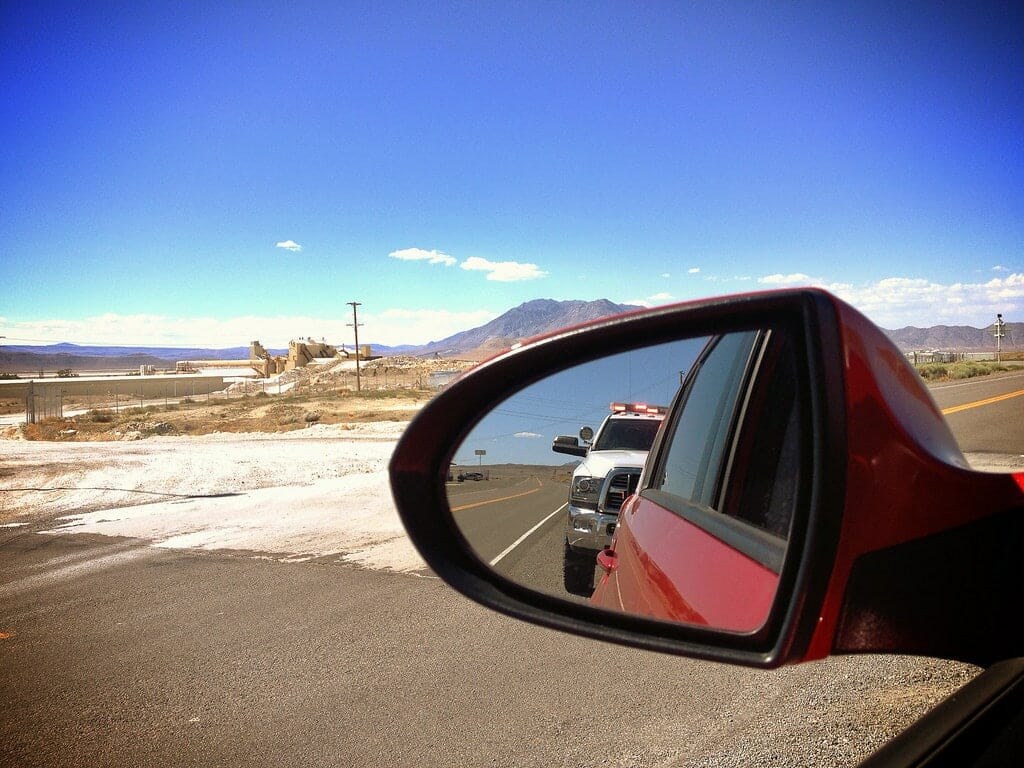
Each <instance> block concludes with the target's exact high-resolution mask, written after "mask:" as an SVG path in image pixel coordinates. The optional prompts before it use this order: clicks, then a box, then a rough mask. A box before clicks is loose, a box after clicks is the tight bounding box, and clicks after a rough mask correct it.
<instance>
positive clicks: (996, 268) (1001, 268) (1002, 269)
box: [992, 264, 1010, 272]
mask: <svg viewBox="0 0 1024 768" xmlns="http://www.w3.org/2000/svg"><path fill="white" fill-rule="evenodd" d="M992 271H993V272H1009V271H1010V270H1009V269H1008V268H1007V267H1004V266H1003V265H1002V264H996V265H995V266H994V267H992Z"/></svg>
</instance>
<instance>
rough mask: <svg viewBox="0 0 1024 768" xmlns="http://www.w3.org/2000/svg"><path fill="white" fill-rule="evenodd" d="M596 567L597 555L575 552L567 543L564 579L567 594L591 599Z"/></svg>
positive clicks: (563, 567)
mask: <svg viewBox="0 0 1024 768" xmlns="http://www.w3.org/2000/svg"><path fill="white" fill-rule="evenodd" d="M596 567H597V563H596V560H595V555H593V554H590V553H588V554H580V553H579V552H574V551H573V550H572V549H570V548H569V543H568V542H566V543H565V555H564V559H563V564H562V579H563V582H564V584H565V591H566V592H568V593H570V594H573V595H579V596H581V597H590V596H591V595H592V594H593V593H594V568H596Z"/></svg>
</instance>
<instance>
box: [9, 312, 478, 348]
mask: <svg viewBox="0 0 1024 768" xmlns="http://www.w3.org/2000/svg"><path fill="white" fill-rule="evenodd" d="M363 309H364V310H365V308H363ZM495 317H496V313H494V312H490V311H486V310H476V311H465V312H450V311H445V310H406V309H389V310H384V311H383V312H380V313H376V314H375V313H372V312H368V311H361V312H360V313H359V326H360V327H359V342H360V343H361V344H367V343H369V344H385V345H387V346H396V345H399V344H426V343H427V342H430V341H437V340H440V339H444V338H447V337H448V336H451V335H453V334H455V333H459V332H460V331H466V330H469V329H470V328H476V327H478V326H480V325H483V324H484V323H486V322H488V321H490V320H493V319H494V318H495ZM349 322H351V318H350V316H344V317H334V316H331V317H313V316H306V315H278V316H260V315H247V316H243V317H230V318H214V317H171V316H167V315H141V314H140V315H116V314H113V313H108V314H105V315H98V316H93V317H86V318H82V319H78V320H38V321H21V322H19V321H17V320H13V319H10V318H8V319H6V320H4V321H2V322H0V336H6V337H7V338H6V339H3V340H2V341H0V344H22V343H26V344H35V343H38V344H46V343H54V344H56V343H60V342H71V343H75V344H83V345H89V344H98V345H117V346H149V347H193V346H195V347H210V348H213V349H217V348H224V347H244V346H248V344H249V342H250V341H252V340H253V339H259V340H260V341H261V342H262V343H263V345H264V346H266V347H272V348H275V349H276V348H283V347H287V346H288V342H289V341H290V340H291V339H302V338H306V337H307V336H312V337H313V338H315V339H320V338H325V339H326V340H327V343H328V344H336V345H341V344H346V345H348V346H349V347H351V346H352V345H353V343H354V341H355V339H354V338H353V333H352V328H351V327H349V325H348V323H349ZM22 339H32V340H34V341H24V342H23V341H21V340H22Z"/></svg>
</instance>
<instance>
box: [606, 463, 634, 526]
mask: <svg viewBox="0 0 1024 768" xmlns="http://www.w3.org/2000/svg"><path fill="white" fill-rule="evenodd" d="M639 482H640V469H639V467H636V468H626V469H613V470H612V471H611V472H609V473H608V477H607V478H605V483H604V489H605V490H604V504H603V505H602V506H603V508H604V512H605V514H608V515H617V514H618V513H619V509H621V507H622V504H623V502H624V501H625V500H626V499H627V498H629V496H631V495H632V494H633V492H634V491H636V486H637V484H638V483H639Z"/></svg>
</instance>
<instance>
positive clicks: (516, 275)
mask: <svg viewBox="0 0 1024 768" xmlns="http://www.w3.org/2000/svg"><path fill="white" fill-rule="evenodd" d="M460 266H461V267H462V268H463V269H465V270H469V271H474V272H486V273H487V279H488V280H495V281H497V282H499V283H514V282H517V281H520V280H536V279H537V278H538V277H545V276H546V275H547V274H548V273H547V272H544V271H543V270H541V269H540V268H539V267H538V266H537V265H536V264H524V263H520V262H517V261H488V260H487V259H482V258H480V257H479V256H470V257H469V258H468V259H466V260H465V261H464V262H462V264H461V265H460Z"/></svg>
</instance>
